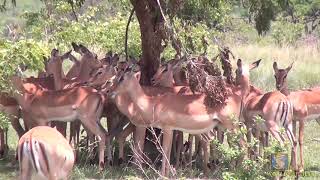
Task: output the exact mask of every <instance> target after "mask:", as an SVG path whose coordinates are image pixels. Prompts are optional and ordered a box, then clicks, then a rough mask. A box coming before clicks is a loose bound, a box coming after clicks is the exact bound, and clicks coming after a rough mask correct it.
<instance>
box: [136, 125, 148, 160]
mask: <svg viewBox="0 0 320 180" xmlns="http://www.w3.org/2000/svg"><path fill="white" fill-rule="evenodd" d="M145 137H146V128H145V127H138V126H136V130H135V133H134V145H135V146H134V147H135V152H134V162H135V163H139V159H140V158H143V156H142V154H143V149H144V139H145Z"/></svg>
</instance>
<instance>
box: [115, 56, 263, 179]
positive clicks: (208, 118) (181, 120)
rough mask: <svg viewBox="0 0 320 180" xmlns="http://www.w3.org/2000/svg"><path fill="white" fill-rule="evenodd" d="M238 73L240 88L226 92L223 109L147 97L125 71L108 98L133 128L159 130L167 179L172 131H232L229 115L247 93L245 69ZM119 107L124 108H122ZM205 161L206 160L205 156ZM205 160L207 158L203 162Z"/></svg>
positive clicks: (196, 100) (187, 99)
mask: <svg viewBox="0 0 320 180" xmlns="http://www.w3.org/2000/svg"><path fill="white" fill-rule="evenodd" d="M240 63H241V62H240ZM257 65H258V63H257V62H256V63H254V64H252V66H250V67H251V68H254V67H257ZM239 66H242V64H240V65H239ZM251 68H250V69H251ZM242 70H243V71H242V73H241V74H242V75H243V76H242V78H243V79H242V80H243V81H242V86H241V87H240V88H238V89H231V91H232V93H230V95H229V98H228V99H227V102H226V105H225V106H223V105H221V106H218V107H213V108H210V107H207V106H205V105H204V96H203V95H177V94H171V93H166V94H164V95H162V96H149V95H147V94H146V93H145V92H144V91H143V89H142V87H141V86H140V84H139V80H140V72H138V73H133V72H128V73H125V74H124V75H123V76H121V78H119V81H118V82H116V83H114V84H113V85H112V87H111V89H112V90H111V97H113V98H114V99H115V103H116V105H117V107H118V108H119V110H120V111H121V112H123V113H124V114H125V115H127V116H128V117H130V118H129V119H130V121H131V122H132V123H133V124H134V125H136V126H137V127H141V128H145V127H156V128H160V129H162V130H163V143H162V147H163V150H164V155H163V157H162V169H161V173H162V174H163V175H165V176H167V175H168V173H169V169H168V167H169V162H170V156H169V155H170V151H171V144H172V135H173V133H172V130H181V131H183V132H188V133H192V134H201V133H204V132H207V131H209V130H211V129H213V128H214V127H216V126H223V127H224V128H228V129H233V130H234V128H235V125H234V124H233V123H232V120H231V119H230V117H231V115H232V114H236V115H239V113H240V106H241V100H242V96H243V95H245V93H246V92H248V90H249V82H248V81H249V77H248V75H249V67H246V68H243V69H242ZM124 95H126V96H127V99H126V102H125V101H123V99H119V97H121V96H124ZM128 103H129V104H131V106H130V108H129V109H128V108H127V106H126V105H127V104H128ZM123 104H126V105H125V106H123ZM135 147H136V148H137V147H139V146H135ZM205 158H208V157H207V156H205ZM207 161H208V159H206V160H205V161H204V162H207Z"/></svg>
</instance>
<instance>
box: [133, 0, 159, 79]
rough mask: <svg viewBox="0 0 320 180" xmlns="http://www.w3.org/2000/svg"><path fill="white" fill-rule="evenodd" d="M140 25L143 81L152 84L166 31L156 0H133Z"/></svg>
mask: <svg viewBox="0 0 320 180" xmlns="http://www.w3.org/2000/svg"><path fill="white" fill-rule="evenodd" d="M131 3H132V5H133V6H134V9H135V11H136V16H137V18H138V21H139V25H140V32H141V42H142V57H141V60H140V67H141V81H140V83H141V84H143V85H150V79H151V77H152V76H153V75H154V74H155V72H156V70H157V69H158V67H159V63H160V54H161V52H162V51H163V47H162V45H161V42H162V39H163V31H164V28H163V27H164V20H163V17H162V16H161V12H160V8H159V6H158V4H157V1H156V0H131Z"/></svg>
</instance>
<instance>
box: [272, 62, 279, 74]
mask: <svg viewBox="0 0 320 180" xmlns="http://www.w3.org/2000/svg"><path fill="white" fill-rule="evenodd" d="M273 70H274V72H278V70H279V69H278V64H277V62H276V61H275V62H273Z"/></svg>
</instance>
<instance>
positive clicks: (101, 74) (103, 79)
mask: <svg viewBox="0 0 320 180" xmlns="http://www.w3.org/2000/svg"><path fill="white" fill-rule="evenodd" d="M116 73H117V71H116V68H114V67H113V66H106V65H104V66H103V67H102V68H99V69H98V70H97V71H96V72H95V73H94V74H93V75H92V77H91V78H90V79H89V81H88V85H89V86H94V87H101V86H105V85H107V84H109V83H111V81H112V78H114V77H115V75H116Z"/></svg>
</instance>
